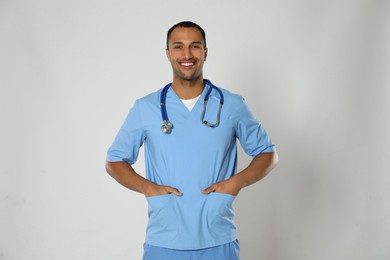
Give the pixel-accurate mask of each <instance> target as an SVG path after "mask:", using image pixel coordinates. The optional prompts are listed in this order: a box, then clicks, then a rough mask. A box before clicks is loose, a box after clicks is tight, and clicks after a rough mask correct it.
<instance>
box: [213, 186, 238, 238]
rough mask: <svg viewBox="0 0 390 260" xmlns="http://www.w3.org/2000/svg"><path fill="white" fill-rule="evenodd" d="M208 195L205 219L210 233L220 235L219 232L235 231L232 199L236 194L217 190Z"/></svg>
mask: <svg viewBox="0 0 390 260" xmlns="http://www.w3.org/2000/svg"><path fill="white" fill-rule="evenodd" d="M208 196H209V197H208V199H207V204H208V205H207V206H208V211H207V215H208V218H207V219H208V225H209V227H210V228H211V231H212V233H214V234H216V235H218V234H219V235H220V234H221V232H222V233H225V232H226V231H229V233H233V232H235V229H236V227H235V224H234V210H233V201H234V199H235V198H236V196H233V195H230V194H223V193H217V192H211V193H210V194H209V195H208ZM229 235H231V234H229Z"/></svg>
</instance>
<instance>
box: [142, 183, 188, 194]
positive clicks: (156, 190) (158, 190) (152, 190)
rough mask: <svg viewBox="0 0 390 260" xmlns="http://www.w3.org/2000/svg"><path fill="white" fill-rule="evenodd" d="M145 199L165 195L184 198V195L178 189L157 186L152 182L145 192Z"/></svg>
mask: <svg viewBox="0 0 390 260" xmlns="http://www.w3.org/2000/svg"><path fill="white" fill-rule="evenodd" d="M143 193H144V195H145V197H152V196H158V195H165V194H175V195H176V196H182V195H183V194H182V193H181V192H180V191H179V190H178V189H176V188H172V187H170V186H163V185H157V184H154V183H152V182H150V183H149V184H148V185H147V186H146V187H145V188H144V190H143Z"/></svg>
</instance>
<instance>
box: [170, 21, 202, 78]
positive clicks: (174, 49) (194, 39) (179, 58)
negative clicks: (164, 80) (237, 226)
mask: <svg viewBox="0 0 390 260" xmlns="http://www.w3.org/2000/svg"><path fill="white" fill-rule="evenodd" d="M166 53H167V57H168V59H169V61H170V62H171V65H172V69H173V76H174V79H175V78H176V79H180V80H186V81H195V80H197V79H198V78H199V77H200V76H202V72H203V62H204V61H205V60H206V56H207V48H205V47H204V41H203V38H202V34H201V33H200V31H199V30H198V29H196V28H192V27H191V28H185V27H177V28H175V29H174V30H173V31H172V34H171V36H170V37H169V40H168V48H167V50H166Z"/></svg>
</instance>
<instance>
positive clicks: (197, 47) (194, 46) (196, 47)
mask: <svg viewBox="0 0 390 260" xmlns="http://www.w3.org/2000/svg"><path fill="white" fill-rule="evenodd" d="M192 48H194V49H199V48H200V45H192Z"/></svg>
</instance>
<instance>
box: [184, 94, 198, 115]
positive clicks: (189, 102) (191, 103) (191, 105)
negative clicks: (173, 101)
mask: <svg viewBox="0 0 390 260" xmlns="http://www.w3.org/2000/svg"><path fill="white" fill-rule="evenodd" d="M199 97H200V95H199V96H197V97H196V98H192V99H181V101H182V102H183V104H184V105H185V106H186V108H187V109H188V110H189V111H191V110H192V109H193V108H194V106H195V104H196V102H197V101H198V99H199Z"/></svg>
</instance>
